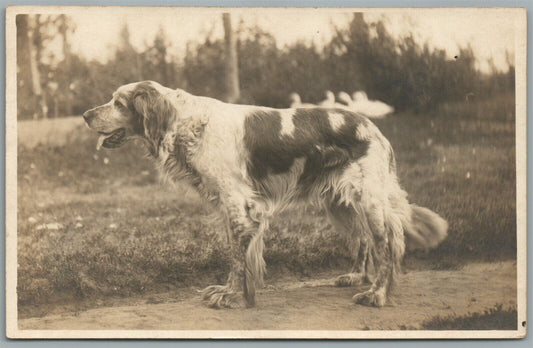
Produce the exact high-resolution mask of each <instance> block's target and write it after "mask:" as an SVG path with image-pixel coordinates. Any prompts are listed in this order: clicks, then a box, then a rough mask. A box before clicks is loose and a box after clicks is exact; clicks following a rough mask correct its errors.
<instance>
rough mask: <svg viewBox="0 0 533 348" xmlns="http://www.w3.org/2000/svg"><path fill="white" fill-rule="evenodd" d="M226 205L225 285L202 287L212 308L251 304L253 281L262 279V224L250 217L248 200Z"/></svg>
mask: <svg viewBox="0 0 533 348" xmlns="http://www.w3.org/2000/svg"><path fill="white" fill-rule="evenodd" d="M225 205H226V209H225V210H226V212H227V214H228V220H229V235H228V242H229V252H230V258H231V268H230V273H229V276H228V281H227V283H226V285H212V286H209V287H207V288H205V289H204V290H203V292H202V299H203V300H204V301H205V302H206V304H207V305H208V306H209V307H213V308H224V307H227V308H235V307H242V306H243V305H244V304H245V305H246V306H247V307H253V306H254V305H255V284H256V283H258V282H260V281H261V280H262V272H263V268H264V261H263V258H262V251H263V250H262V249H263V244H262V243H263V241H262V234H260V232H261V229H260V225H261V224H260V223H259V222H257V221H254V220H252V219H251V218H250V213H251V209H253V208H250V207H251V205H250V204H249V203H246V202H245V201H240V202H238V203H237V204H235V203H233V202H231V203H229V204H228V203H226V204H225ZM252 215H254V214H252ZM241 293H242V295H241ZM243 299H244V301H243Z"/></svg>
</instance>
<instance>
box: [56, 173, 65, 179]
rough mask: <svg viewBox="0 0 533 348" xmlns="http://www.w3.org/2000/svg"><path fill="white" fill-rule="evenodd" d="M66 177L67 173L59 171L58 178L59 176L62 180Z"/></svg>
mask: <svg viewBox="0 0 533 348" xmlns="http://www.w3.org/2000/svg"><path fill="white" fill-rule="evenodd" d="M64 175H65V173H63V172H62V171H59V173H57V176H59V177H60V178H61V177H63V176H64Z"/></svg>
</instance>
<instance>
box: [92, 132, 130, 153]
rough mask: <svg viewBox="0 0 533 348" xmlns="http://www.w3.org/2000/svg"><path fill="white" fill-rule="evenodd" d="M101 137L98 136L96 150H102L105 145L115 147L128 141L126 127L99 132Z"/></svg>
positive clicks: (109, 147)
mask: <svg viewBox="0 0 533 348" xmlns="http://www.w3.org/2000/svg"><path fill="white" fill-rule="evenodd" d="M98 133H100V137H99V138H98V143H97V144H96V150H100V148H101V147H102V146H103V147H105V148H108V149H114V148H116V147H119V146H120V145H122V144H124V143H125V142H126V129H125V128H119V129H116V130H114V131H112V132H109V133H105V132H98Z"/></svg>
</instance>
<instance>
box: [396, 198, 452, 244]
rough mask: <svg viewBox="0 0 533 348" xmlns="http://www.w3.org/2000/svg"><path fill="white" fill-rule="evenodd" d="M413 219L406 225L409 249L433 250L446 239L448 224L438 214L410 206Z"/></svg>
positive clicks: (405, 230) (406, 241) (416, 206)
mask: <svg viewBox="0 0 533 348" xmlns="http://www.w3.org/2000/svg"><path fill="white" fill-rule="evenodd" d="M410 207H411V219H410V221H409V222H408V223H406V224H405V225H404V232H405V244H406V246H407V249H409V250H414V249H423V250H428V249H433V248H435V247H436V246H437V245H439V243H440V242H442V241H443V240H444V238H446V235H447V232H448V223H447V222H446V220H444V219H443V218H441V217H440V216H439V215H438V214H437V213H434V212H432V211H431V210H429V209H427V208H424V207H419V206H418V205H416V204H410Z"/></svg>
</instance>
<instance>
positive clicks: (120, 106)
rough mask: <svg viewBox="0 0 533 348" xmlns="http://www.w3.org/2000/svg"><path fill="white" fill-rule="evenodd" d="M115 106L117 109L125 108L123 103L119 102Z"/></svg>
mask: <svg viewBox="0 0 533 348" xmlns="http://www.w3.org/2000/svg"><path fill="white" fill-rule="evenodd" d="M115 106H116V107H117V108H123V107H124V104H122V103H121V102H119V101H118V100H115Z"/></svg>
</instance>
